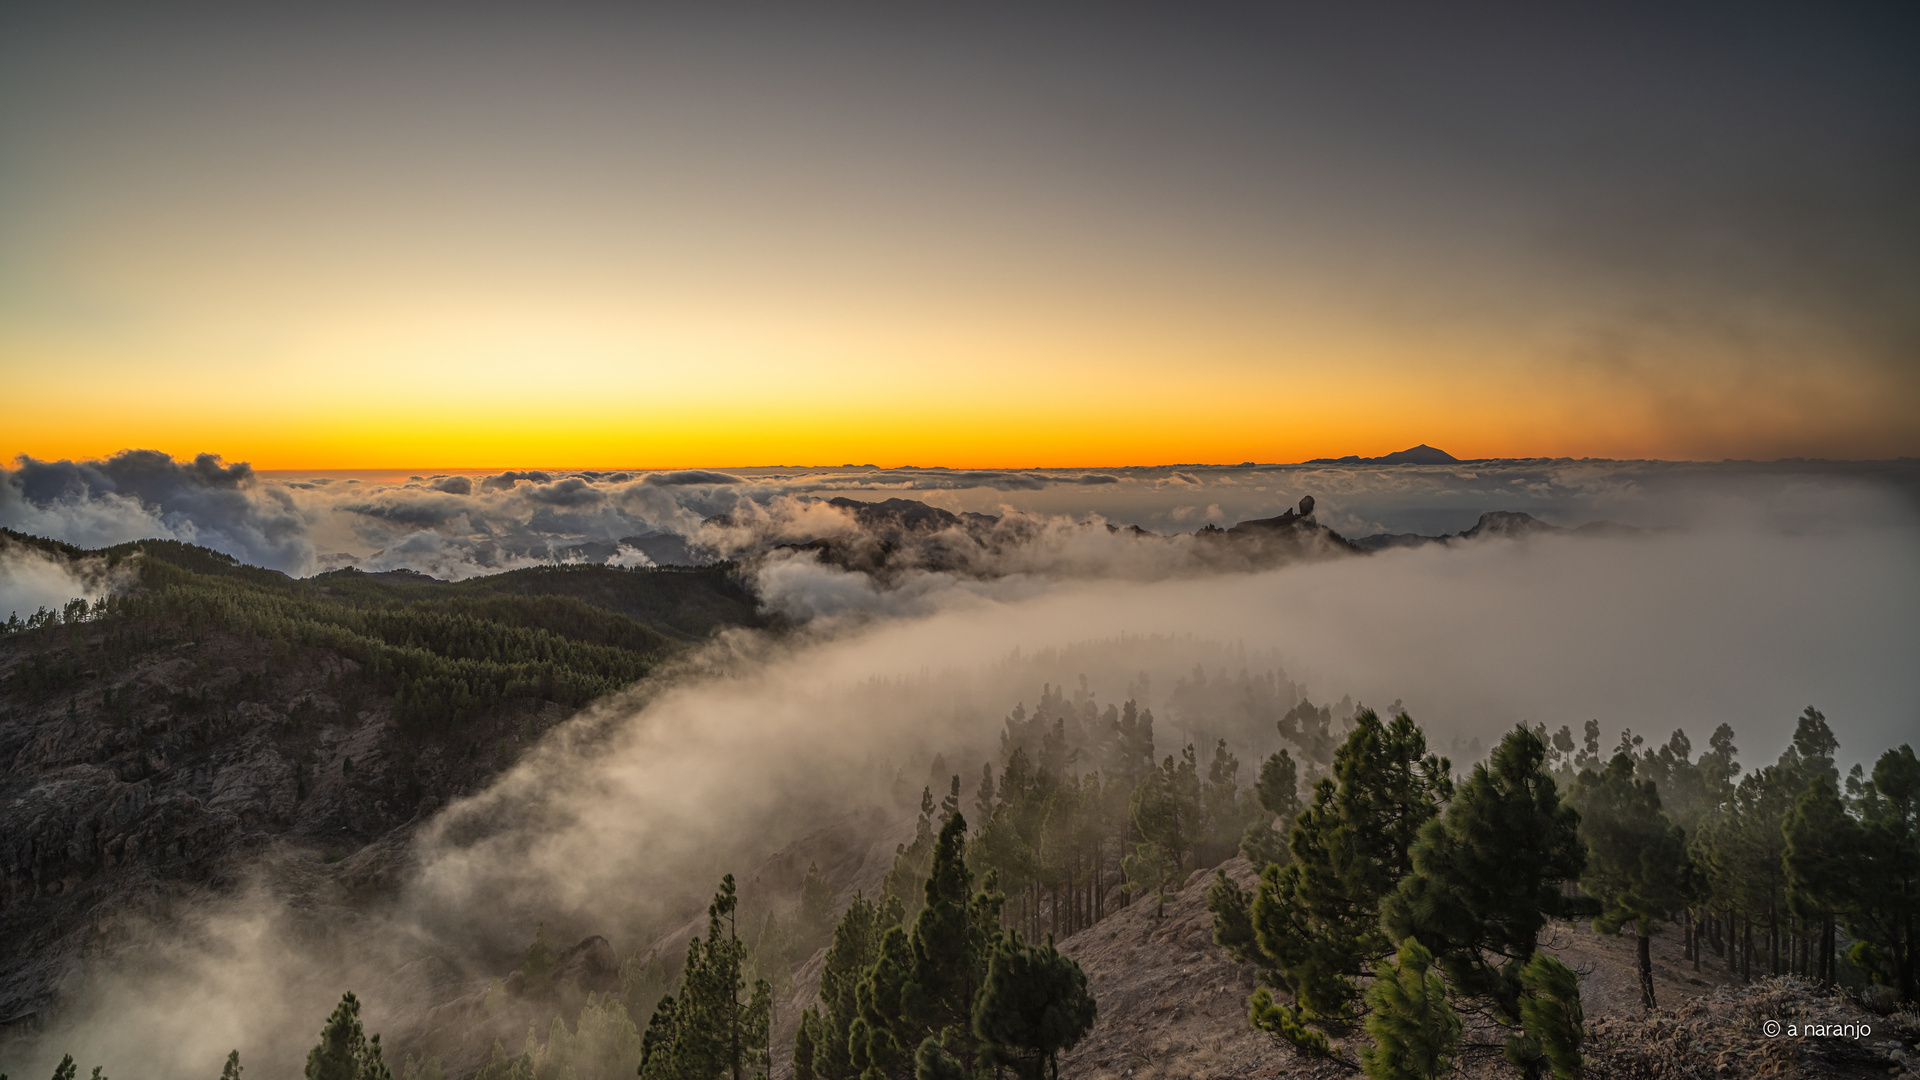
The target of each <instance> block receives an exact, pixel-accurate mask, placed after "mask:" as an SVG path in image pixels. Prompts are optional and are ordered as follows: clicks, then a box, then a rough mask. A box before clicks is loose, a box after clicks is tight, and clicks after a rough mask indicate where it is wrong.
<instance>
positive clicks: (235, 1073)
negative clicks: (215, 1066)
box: [220, 1050, 240, 1080]
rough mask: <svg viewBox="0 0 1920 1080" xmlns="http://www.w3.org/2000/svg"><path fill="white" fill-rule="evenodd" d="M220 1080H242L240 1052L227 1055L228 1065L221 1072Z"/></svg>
mask: <svg viewBox="0 0 1920 1080" xmlns="http://www.w3.org/2000/svg"><path fill="white" fill-rule="evenodd" d="M220 1080H240V1051H238V1050H235V1051H233V1052H232V1053H230V1054H228V1055H227V1064H226V1066H225V1067H224V1068H222V1069H221V1070H220Z"/></svg>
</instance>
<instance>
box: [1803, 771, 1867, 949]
mask: <svg viewBox="0 0 1920 1080" xmlns="http://www.w3.org/2000/svg"><path fill="white" fill-rule="evenodd" d="M1786 840H1787V850H1786V858H1785V865H1786V875H1787V906H1788V907H1789V908H1791V909H1792V911H1793V913H1794V914H1795V915H1796V916H1798V917H1800V918H1801V919H1803V920H1805V921H1806V922H1807V923H1809V924H1810V925H1817V926H1818V927H1819V928H1820V933H1819V949H1818V955H1817V965H1816V966H1817V968H1818V970H1817V971H1816V972H1815V977H1816V978H1818V979H1819V980H1820V981H1821V982H1823V983H1826V984H1828V985H1832V984H1833V983H1834V981H1835V979H1836V977H1837V972H1836V970H1835V967H1836V965H1835V957H1834V933H1833V931H1834V923H1835V920H1836V918H1837V914H1838V913H1839V912H1841V911H1843V910H1845V909H1847V908H1848V907H1850V906H1851V901H1852V897H1853V894H1854V891H1855V890H1856V889H1857V888H1858V887H1859V884H1860V880H1861V877H1862V869H1863V868H1862V867H1861V866H1860V865H1859V863H1860V852H1861V847H1862V842H1863V837H1862V835H1861V830H1860V828H1859V825H1858V824H1857V823H1856V822H1855V821H1854V820H1853V818H1852V817H1850V816H1848V814H1847V805H1846V803H1845V802H1843V801H1842V800H1841V798H1840V792H1839V790H1838V789H1837V788H1835V787H1834V785H1833V781H1832V780H1831V779H1829V778H1828V777H1826V776H1824V775H1823V776H1816V777H1815V778H1814V780H1813V782H1812V783H1811V784H1809V785H1808V786H1807V790H1806V791H1804V792H1802V793H1801V795H1800V798H1799V800H1798V801H1797V802H1795V803H1794V807H1793V814H1792V816H1790V817H1789V818H1788V819H1787V825H1786Z"/></svg>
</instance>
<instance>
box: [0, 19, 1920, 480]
mask: <svg viewBox="0 0 1920 1080" xmlns="http://www.w3.org/2000/svg"><path fill="white" fill-rule="evenodd" d="M1335 6H1337V7H1338V8H1339V12H1338V13H1329V12H1327V11H1324V10H1320V11H1315V10H1310V9H1309V7H1308V6H1306V5H1298V6H1291V7H1289V6H1278V5H1272V4H1247V5H1231V4H1182V5H1160V6H1157V7H1130V6H1123V5H1105V4H1103V5H1099V6H1098V7H1086V8H1071V7H1065V6H1054V7H1050V8H1049V9H1048V10H1047V11H1046V12H1044V13H1042V12H1037V11H1034V10H1031V7H1030V6H1025V5H1022V6H1011V5H1006V6H1002V5H971V6H967V7H964V8H961V7H957V6H948V7H940V8H935V7H933V6H931V5H864V6H833V5H824V4H805V5H779V6H776V7H766V8H755V7H748V6H741V5H706V6H703V7H702V9H701V11H700V12H698V13H697V14H689V15H685V16H672V15H667V14H662V13H658V12H656V13H638V12H633V11H625V10H619V9H617V8H616V7H615V6H613V5H595V6H577V7H568V8H564V9H557V8H555V7H554V6H551V5H546V6H523V7H521V8H518V9H515V10H509V9H505V8H498V9H486V8H483V7H480V6H477V5H459V6H454V5H448V6H445V7H439V8H434V7H426V6H410V7H409V9H408V10H407V11H405V12H402V11H399V10H397V7H398V6H395V5H389V6H382V7H364V8H363V7H356V6H353V5H326V6H325V8H324V9H323V10H316V11H313V12H310V13H308V14H304V15H302V14H294V13H289V12H287V11H285V10H279V8H282V7H284V5H275V6H268V5H253V6H250V7H239V6H232V7H224V6H219V5H184V6H178V7H174V8H173V10H171V11H169V12H164V13H163V12H161V11H158V10H150V9H139V8H135V7H134V6H132V5H126V6H123V7H118V8H110V7H85V8H82V7H79V6H73V5H68V6H63V9H62V10H59V11H42V12H35V11H30V10H27V9H26V8H27V6H26V5H11V6H9V7H8V8H7V9H6V11H5V12H4V13H0V386H3V387H4V389H5V393H4V396H3V397H0V436H3V437H0V453H6V454H12V453H26V454H31V455H33V456H35V457H40V458H49V457H80V456H97V455H101V454H106V453H110V452H112V451H115V450H118V449H121V448H123V447H129V446H142V447H152V448H156V449H161V450H166V451H168V452H170V453H174V454H177V455H182V456H184V455H188V454H192V453H195V452H199V451H211V452H217V453H222V454H224V455H226V456H227V457H228V458H229V459H246V460H250V461H252V462H253V463H254V464H255V465H257V466H260V467H262V468H355V467H384V466H407V467H479V466H490V465H509V464H553V465H571V466H589V465H605V466H676V465H688V464H703V463H704V464H714V463H758V464H776V463H832V462H842V461H850V462H868V461H874V462H879V463H882V464H902V463H915V464H923V465H924V464H947V465H965V466H1014V465H1060V466H1065V465H1091V464H1127V463H1148V462H1172V461H1216V462H1233V461H1241V460H1258V461H1289V460H1299V459H1302V458H1305V457H1311V456H1317V455H1337V454H1346V453H1362V454H1377V453H1382V452H1386V451H1390V450H1394V449H1399V448H1401V447H1404V446H1407V445H1410V444H1412V443H1414V442H1421V441H1424V442H1427V443H1430V444H1433V445H1437V446H1441V447H1443V448H1445V449H1447V450H1450V451H1452V452H1453V453H1455V454H1457V455H1459V456H1462V457H1469V456H1472V457H1478V456H1492V455H1513V456H1533V455H1555V456H1560V455H1565V456H1611V457H1666V458H1712V459H1718V458H1722V457H1739V458H1774V457H1782V456H1803V455H1804V456H1816V457H1836V458H1860V457H1892V456H1897V455H1913V454H1920V198H1916V196H1915V193H1916V192H1920V64H1915V63H1914V61H1913V58H1914V57H1915V56H1920V16H1916V14H1915V12H1916V9H1915V8H1914V7H1913V5H1911V4H1901V5H1887V6H1884V7H1878V8H1875V7H1852V6H1845V5H1819V6H1818V10H1814V9H1813V6H1811V5H1803V6H1801V7H1799V8H1797V9H1790V8H1786V7H1772V6H1769V5H1760V4H1739V5H1731V4H1729V5H1724V6H1710V5H1688V6H1687V9H1686V11H1685V12H1674V11H1671V10H1666V9H1667V8H1670V7H1672V5H1646V6H1643V7H1639V8H1635V7H1631V6H1629V5H1605V6H1604V7H1597V8H1592V9H1589V10H1586V11H1574V10H1571V9H1567V8H1565V7H1557V8H1555V9H1554V10H1552V11H1550V12H1549V11H1547V10H1545V9H1542V8H1540V7H1538V6H1522V5H1508V6H1489V5H1446V6H1445V10H1444V11H1443V10H1441V7H1442V6H1440V5H1407V6H1382V5H1318V7H1321V8H1327V7H1335ZM268 7H272V8H274V10H267V8H268Z"/></svg>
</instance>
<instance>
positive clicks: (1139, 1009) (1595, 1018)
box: [1060, 859, 1920, 1080]
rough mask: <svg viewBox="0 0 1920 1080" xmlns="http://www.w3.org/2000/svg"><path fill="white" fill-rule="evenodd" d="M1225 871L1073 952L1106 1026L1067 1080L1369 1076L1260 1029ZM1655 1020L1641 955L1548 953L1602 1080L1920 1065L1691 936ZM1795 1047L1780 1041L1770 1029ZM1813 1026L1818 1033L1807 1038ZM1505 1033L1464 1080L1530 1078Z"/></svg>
mask: <svg viewBox="0 0 1920 1080" xmlns="http://www.w3.org/2000/svg"><path fill="white" fill-rule="evenodd" d="M1224 869H1226V870H1227V872H1228V875H1229V876H1230V877H1232V878H1233V879H1234V880H1236V881H1238V882H1239V883H1240V885H1241V886H1242V887H1243V888H1246V887H1251V885H1252V883H1253V882H1254V880H1255V874H1254V872H1253V868H1252V867H1251V866H1250V865H1248V864H1247V862H1246V861H1245V860H1244V859H1235V860H1233V861H1231V862H1229V863H1227V864H1225V866H1224ZM1212 877H1213V872H1212V871H1211V870H1207V871H1201V872H1197V873H1195V874H1193V875H1192V876H1191V877H1189V878H1188V880H1187V882H1186V883H1185V885H1184V886H1183V888H1182V889H1181V890H1180V892H1178V893H1177V894H1175V895H1174V896H1173V897H1172V898H1171V899H1170V900H1169V901H1168V903H1167V905H1166V909H1165V912H1164V913H1163V914H1162V915H1161V916H1160V917H1158V918H1156V917H1155V915H1156V913H1155V910H1154V905H1153V904H1152V902H1151V901H1148V902H1144V903H1142V902H1138V901H1136V902H1135V903H1134V904H1133V905H1132V906H1131V907H1129V908H1127V909H1125V910H1122V911H1120V912H1118V913H1116V914H1114V915H1111V916H1109V917H1108V918H1107V919H1105V920H1103V921H1102V922H1100V923H1098V924H1097V925H1095V926H1092V927H1090V928H1088V929H1086V930H1083V931H1081V932H1080V933H1078V934H1075V935H1074V936H1072V937H1070V938H1068V939H1066V940H1065V941H1064V942H1062V943H1061V946H1060V947H1061V950H1062V951H1063V952H1065V953H1067V954H1068V955H1070V956H1072V957H1073V958H1074V959H1075V960H1077V961H1078V962H1079V963H1080V965H1081V967H1082V968H1083V969H1084V970H1085V971H1086V973H1087V977H1088V981H1089V983H1090V984H1091V988H1092V990H1093V993H1094V997H1095V999H1096V1000H1097V1001H1098V1002H1099V1003H1100V1019H1099V1020H1098V1022H1097V1023H1096V1024H1095V1025H1094V1028H1093V1031H1092V1032H1090V1033H1089V1034H1088V1036H1087V1038H1086V1039H1085V1040H1083V1041H1082V1042H1081V1043H1080V1044H1079V1045H1078V1046H1076V1047H1075V1048H1074V1049H1073V1050H1072V1051H1070V1052H1068V1053H1067V1054H1065V1055H1063V1056H1062V1058H1061V1062H1060V1075H1061V1076H1063V1077H1073V1078H1076V1080H1079V1078H1086V1080H1108V1078H1120V1077H1128V1078H1133V1080H1157V1078H1162V1077H1165V1078H1173V1077H1248V1078H1267V1077H1281V1076H1284V1077H1299V1078H1306V1077H1313V1078H1325V1077H1357V1076H1358V1075H1359V1073H1358V1070H1357V1067H1356V1065H1355V1064H1354V1063H1355V1062H1356V1061H1357V1047H1355V1046H1354V1045H1352V1040H1342V1041H1340V1042H1338V1043H1336V1046H1337V1047H1338V1048H1339V1050H1340V1055H1339V1056H1340V1057H1342V1058H1344V1059H1345V1060H1344V1061H1324V1060H1323V1061H1313V1060H1309V1059H1308V1058H1306V1057H1304V1056H1302V1055H1301V1054H1299V1053H1298V1052H1296V1051H1295V1050H1294V1049H1293V1048H1291V1047H1289V1046H1286V1045H1285V1044H1282V1043H1280V1042H1279V1041H1277V1040H1276V1039H1274V1038H1273V1037H1272V1036H1269V1035H1266V1034H1265V1033H1262V1032H1258V1031H1254V1030H1253V1029H1252V1028H1250V1027H1249V1026H1248V1025H1247V1019H1246V1008H1247V1006H1246V1001H1247V997H1248V996H1249V995H1250V994H1251V993H1252V992H1253V990H1254V988H1255V986H1256V985H1257V983H1256V972H1255V970H1254V969H1253V968H1252V967H1250V966H1247V965H1240V964H1235V963H1234V962H1233V961H1232V960H1231V959H1229V958H1228V956H1227V955H1226V953H1225V951H1224V950H1222V949H1220V948H1219V947H1218V946H1216V945H1214V944H1213V937H1212V930H1213V922H1212V917H1211V916H1210V915H1208V913H1207V910H1206V894H1207V888H1208V884H1209V882H1210V881H1211V880H1212ZM1652 944H1653V948H1652V956H1653V966H1654V996H1655V998H1656V1000H1657V1001H1658V1004H1659V1007H1658V1008H1657V1009H1656V1010H1654V1012H1652V1013H1651V1014H1649V1013H1647V1012H1646V1011H1644V1010H1643V1009H1642V1008H1641V1007H1640V990H1639V981H1638V976H1637V974H1636V971H1635V956H1634V951H1635V950H1634V941H1633V939H1632V938H1631V937H1628V936H1617V937H1616V936H1603V935H1599V934H1595V933H1593V932H1592V931H1591V930H1590V929H1588V928H1586V927H1585V926H1568V925H1564V924H1563V925H1559V926H1556V927H1555V928H1553V930H1552V931H1550V933H1549V934H1548V936H1547V938H1546V940H1545V945H1546V947H1547V948H1548V949H1550V950H1551V951H1552V952H1554V953H1555V954H1556V955H1558V956H1559V957H1560V958H1561V959H1563V960H1565V961H1566V962H1567V963H1568V964H1569V965H1570V966H1572V967H1573V968H1574V970H1576V971H1578V972H1579V973H1580V975H1581V999H1582V1002H1583V1004H1584V1006H1585V1009H1586V1014H1587V1021H1588V1025H1587V1027H1588V1043H1587V1048H1586V1049H1587V1072H1586V1076H1587V1078H1588V1080H1616V1078H1617V1080H1655V1078H1660V1080H1664V1078H1676V1080H1678V1078H1685V1080H1708V1078H1711V1080H1745V1078H1748V1077H1816V1078H1835V1080H1838V1078H1843V1077H1844V1078H1865V1077H1875V1078H1886V1080H1902V1078H1912V1077H1914V1076H1915V1075H1916V1073H1915V1070H1914V1068H1913V1066H1912V1064H1910V1063H1920V1054H1917V1053H1916V1052H1915V1049H1914V1047H1915V1044H1916V1040H1917V1039H1920V1018H1916V1017H1915V1016H1914V1015H1913V1014H1911V1013H1908V1014H1904V1015H1902V1016H1896V1017H1881V1016H1876V1015H1873V1014H1871V1013H1868V1012H1865V1011H1863V1010H1861V1009H1860V1008H1859V1007H1858V1006H1856V1005H1855V1004H1854V1003H1852V1002H1850V1001H1849V1000H1848V999H1846V998H1845V997H1844V996H1841V995H1838V994H1829V993H1825V992H1822V991H1819V990H1817V989H1815V988H1813V987H1810V986H1807V985H1805V984H1802V983H1799V982H1796V981H1792V980H1780V979H1769V980H1765V981H1756V982H1755V983H1753V984H1751V985H1749V984H1745V983H1742V982H1741V981H1740V979H1739V977H1738V976H1737V975H1736V974H1734V973H1731V972H1729V971H1728V970H1727V968H1726V967H1725V965H1724V964H1721V963H1720V962H1719V961H1717V960H1716V959H1715V958H1713V957H1712V956H1711V954H1709V955H1708V956H1707V957H1706V958H1705V959H1704V960H1703V961H1702V963H1701V965H1700V968H1699V970H1698V971H1696V970H1694V966H1693V963H1692V961H1689V960H1687V959H1685V957H1684V956H1683V955H1682V953H1683V943H1682V940H1681V935H1680V934H1679V932H1678V931H1674V930H1670V931H1668V932H1666V933H1664V934H1661V935H1659V936H1658V937H1656V938H1655V939H1654V941H1653V943H1652ZM1769 1020H1771V1021H1774V1022H1776V1023H1778V1024H1780V1025H1782V1027H1781V1034H1780V1035H1778V1036H1775V1037H1771V1038H1770V1037H1768V1035H1767V1034H1766V1026H1765V1025H1766V1023H1767V1021H1769ZM1839 1024H1854V1025H1861V1024H1864V1025H1867V1028H1868V1030H1869V1032H1870V1034H1868V1035H1867V1036H1866V1037H1864V1038H1861V1037H1853V1036H1835V1035H1829V1034H1825V1030H1826V1026H1828V1025H1839ZM1808 1025H1815V1026H1816V1027H1815V1028H1814V1031H1815V1032H1816V1033H1814V1034H1808V1033H1807V1028H1808ZM1499 1039H1500V1033H1498V1032H1497V1031H1494V1030H1491V1029H1488V1028H1487V1027H1485V1026H1484V1025H1474V1024H1471V1023H1470V1024H1469V1028H1468V1032H1467V1034H1466V1037H1465V1039H1464V1040H1463V1042H1465V1043H1466V1044H1467V1046H1465V1047H1464V1048H1463V1051H1462V1054H1461V1062H1460V1065H1459V1067H1458V1069H1457V1070H1456V1072H1457V1074H1458V1075H1461V1076H1466V1077H1476V1078H1477V1077H1483V1076H1484V1077H1511V1076H1516V1075H1518V1074H1517V1072H1516V1070H1514V1069H1513V1068H1512V1067H1511V1066H1509V1065H1508V1064H1507V1063H1506V1062H1505V1060H1504V1059H1503V1057H1502V1056H1501V1054H1500V1051H1499Z"/></svg>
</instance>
